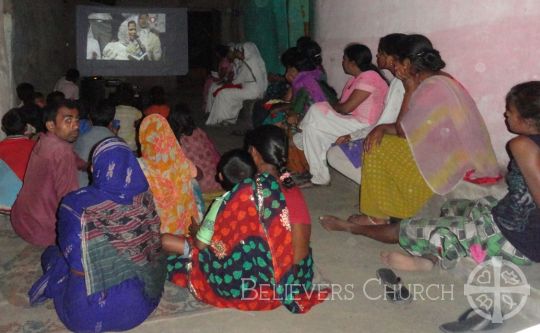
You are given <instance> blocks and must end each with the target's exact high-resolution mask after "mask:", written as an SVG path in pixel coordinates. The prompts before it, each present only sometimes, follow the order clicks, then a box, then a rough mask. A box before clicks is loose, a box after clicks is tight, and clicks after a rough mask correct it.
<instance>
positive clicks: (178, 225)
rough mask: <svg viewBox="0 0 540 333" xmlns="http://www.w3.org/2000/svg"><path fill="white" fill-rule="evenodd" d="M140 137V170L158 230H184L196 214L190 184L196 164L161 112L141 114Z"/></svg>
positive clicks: (164, 231) (177, 232) (175, 232)
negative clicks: (148, 192)
mask: <svg viewBox="0 0 540 333" xmlns="http://www.w3.org/2000/svg"><path fill="white" fill-rule="evenodd" d="M139 139H140V142H141V152H142V160H143V161H144V163H143V171H144V174H145V175H146V178H147V180H148V183H149V184H150V189H151V190H152V193H153V195H154V201H155V203H156V207H157V211H158V214H159V217H160V219H161V232H162V233H171V234H178V235H181V234H184V233H185V228H187V227H188V226H189V224H190V222H191V217H195V218H196V219H197V218H198V217H199V211H198V210H197V205H196V201H195V194H194V190H193V185H192V180H193V178H194V176H195V175H196V173H197V171H196V167H195V165H194V164H193V163H192V162H191V161H190V160H189V159H188V158H187V157H186V155H185V154H184V152H183V151H182V148H181V147H180V144H179V143H178V141H177V140H176V138H175V136H174V134H173V132H172V130H171V128H170V127H169V124H168V123H167V120H166V119H165V118H163V117H162V116H160V115H157V114H153V115H150V116H148V117H146V118H144V120H143V121H142V123H141V128H140V130H139Z"/></svg>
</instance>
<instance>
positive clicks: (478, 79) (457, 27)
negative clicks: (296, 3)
mask: <svg viewBox="0 0 540 333" xmlns="http://www.w3.org/2000/svg"><path fill="white" fill-rule="evenodd" d="M315 3H316V7H315V35H314V36H315V39H316V40H317V41H318V42H319V43H320V44H321V46H322V49H323V57H324V66H325V68H326V70H327V72H328V76H329V81H330V83H331V84H332V85H333V86H334V87H335V88H336V89H339V90H340V89H342V87H343V85H344V83H345V80H346V76H345V74H343V71H342V69H341V58H342V51H343V48H344V46H345V45H346V44H348V43H350V42H360V43H363V44H366V45H367V46H369V47H370V48H371V50H372V52H373V53H374V54H375V52H376V50H377V43H378V40H379V38H380V37H382V36H384V35H386V34H389V33H393V32H402V33H421V34H424V35H426V36H427V37H429V38H430V39H431V41H432V42H433V44H434V46H435V48H436V49H438V50H439V51H440V52H441V55H442V57H443V59H444V60H445V62H446V64H447V67H446V69H445V70H446V71H447V72H449V73H450V74H452V75H453V76H454V77H455V78H456V79H458V80H459V81H460V82H461V83H462V84H463V85H464V86H465V87H466V88H467V89H468V90H469V92H470V93H471V95H472V96H473V98H474V99H475V101H476V103H477V105H478V108H479V109H480V111H481V113H482V115H483V117H484V119H485V121H486V124H487V126H488V128H489V130H490V134H491V139H492V142H493V145H494V148H495V151H496V153H497V157H498V158H499V163H500V164H501V165H505V164H506V163H507V161H508V158H507V156H506V151H505V149H504V146H505V143H506V141H508V139H510V138H511V136H512V135H511V134H510V133H509V132H508V131H507V130H506V126H505V125H504V118H503V113H504V108H505V105H504V96H505V94H506V92H507V91H508V90H509V89H510V88H511V87H512V86H513V85H514V84H516V83H519V82H523V81H528V80H539V79H540V44H539V43H540V1H537V0H514V1H509V0H489V1H487V0H484V1H480V0H479V1H470V0H452V1H447V0H407V1H402V0H378V1H373V0H340V1H339V2H338V1H331V0H315ZM338 4H339V5H338Z"/></svg>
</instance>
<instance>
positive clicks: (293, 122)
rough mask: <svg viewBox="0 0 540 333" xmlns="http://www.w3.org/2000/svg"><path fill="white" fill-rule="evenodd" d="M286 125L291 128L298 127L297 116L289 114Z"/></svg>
mask: <svg viewBox="0 0 540 333" xmlns="http://www.w3.org/2000/svg"><path fill="white" fill-rule="evenodd" d="M287 123H288V124H289V125H292V126H296V125H298V115H296V114H291V115H288V116H287Z"/></svg>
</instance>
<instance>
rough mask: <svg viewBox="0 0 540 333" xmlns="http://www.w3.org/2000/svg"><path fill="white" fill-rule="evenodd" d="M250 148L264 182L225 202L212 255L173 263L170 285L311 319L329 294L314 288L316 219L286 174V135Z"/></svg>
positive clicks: (265, 130) (274, 133)
mask: <svg viewBox="0 0 540 333" xmlns="http://www.w3.org/2000/svg"><path fill="white" fill-rule="evenodd" d="M246 146H247V148H248V151H249V153H250V154H251V156H252V157H253V160H254V161H255V165H256V166H257V170H258V172H259V174H258V175H257V176H256V178H255V179H247V180H245V181H244V182H243V183H241V184H239V185H237V186H236V187H235V188H234V189H233V190H232V191H231V193H230V195H229V196H227V197H225V200H224V203H223V204H222V206H221V208H220V210H219V213H218V216H217V218H216V221H215V225H214V235H213V236H212V240H211V244H210V246H209V247H207V248H206V249H204V250H199V249H197V248H196V247H191V248H192V252H191V254H190V256H189V257H190V259H186V258H182V257H179V256H178V255H171V256H169V258H168V271H169V279H170V280H171V281H172V282H173V283H175V284H177V285H179V286H182V287H186V286H189V287H190V289H191V291H192V292H193V293H194V294H195V296H196V297H197V298H199V299H200V300H201V301H203V302H205V303H208V304H212V305H214V306H217V307H223V308H237V309H240V310H249V311H257V310H270V309H274V308H277V307H279V306H280V305H284V306H285V307H286V308H287V309H288V310H289V311H291V312H293V313H305V312H307V311H309V309H311V307H313V306H314V305H316V304H318V303H320V302H322V301H324V299H325V298H326V297H327V295H328V290H320V289H319V288H317V286H314V285H313V283H312V280H313V257H312V254H311V248H310V246H309V239H310V235H311V218H310V216H309V212H308V210H307V206H306V203H305V201H304V198H303V196H302V193H301V192H300V190H299V189H298V187H296V185H295V184H294V181H293V180H292V178H291V177H290V175H289V173H288V172H287V170H286V168H285V165H286V163H287V138H286V135H285V132H284V131H283V130H282V129H280V128H278V127H276V126H270V125H268V126H261V127H259V128H257V129H256V130H254V131H252V132H251V133H249V134H248V135H247V136H246ZM164 247H165V249H167V246H166V245H165V244H164ZM177 252H183V251H178V250H177ZM188 263H191V265H188ZM189 266H191V269H190V270H189V268H188V267H189Z"/></svg>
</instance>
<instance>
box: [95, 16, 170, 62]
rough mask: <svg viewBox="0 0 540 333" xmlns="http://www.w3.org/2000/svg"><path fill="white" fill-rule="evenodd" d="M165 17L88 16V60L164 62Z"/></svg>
mask: <svg viewBox="0 0 540 333" xmlns="http://www.w3.org/2000/svg"><path fill="white" fill-rule="evenodd" d="M165 17H166V15H165V14H153V13H137V14H133V13H122V14H121V15H120V17H119V18H118V17H117V18H115V17H113V15H111V14H109V13H91V14H90V15H88V23H89V24H88V25H89V28H88V36H87V41H86V59H87V60H135V61H141V60H149V61H159V60H161V59H162V56H163V50H162V45H161V40H160V35H161V34H164V33H165V32H166V24H165Z"/></svg>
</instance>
